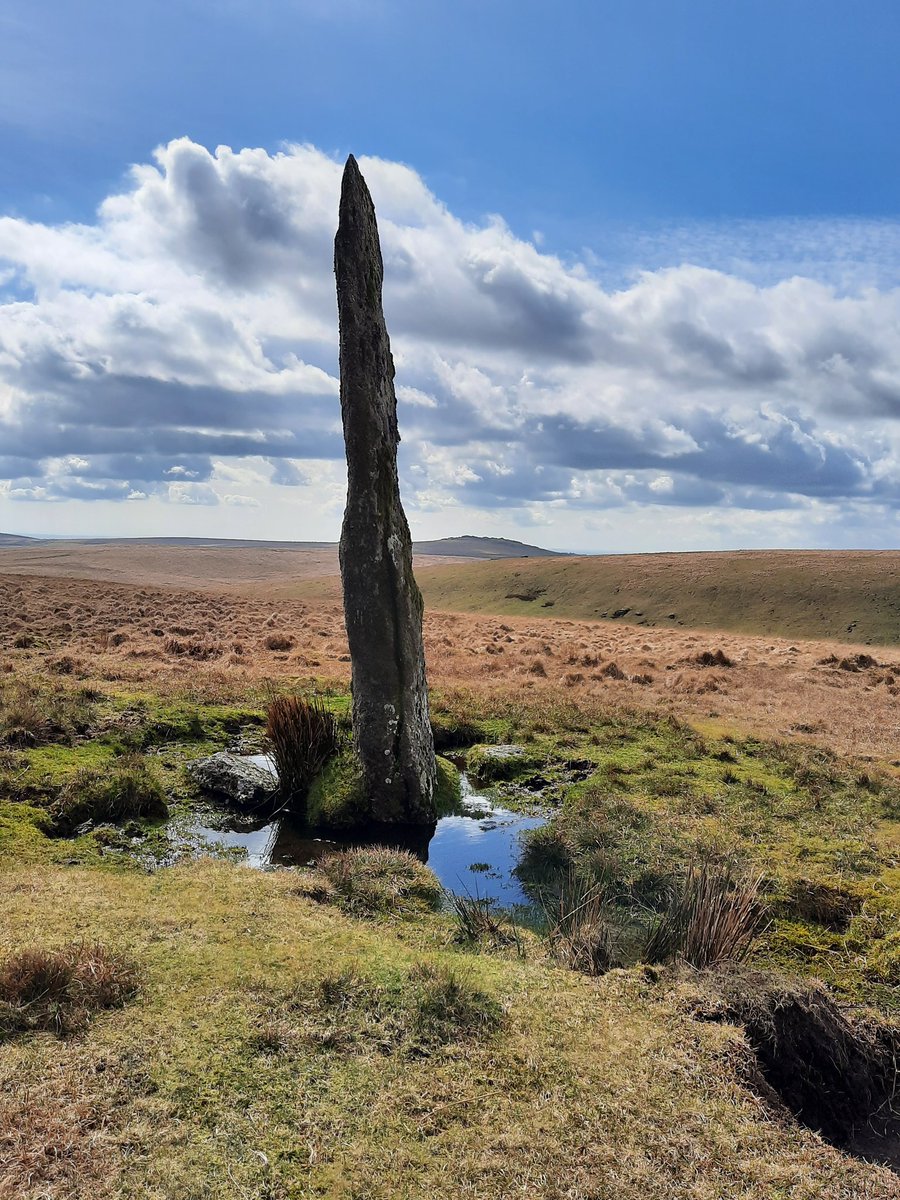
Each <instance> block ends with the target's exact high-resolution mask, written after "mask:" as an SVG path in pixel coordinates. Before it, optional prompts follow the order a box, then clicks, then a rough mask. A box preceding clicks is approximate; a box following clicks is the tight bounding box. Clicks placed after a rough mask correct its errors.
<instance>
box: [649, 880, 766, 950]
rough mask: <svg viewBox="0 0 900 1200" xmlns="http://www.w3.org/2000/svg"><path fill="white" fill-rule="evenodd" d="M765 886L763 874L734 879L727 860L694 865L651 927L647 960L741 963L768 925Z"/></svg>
mask: <svg viewBox="0 0 900 1200" xmlns="http://www.w3.org/2000/svg"><path fill="white" fill-rule="evenodd" d="M762 883H763V877H762V876H761V875H757V876H754V877H752V878H750V877H746V876H744V877H740V876H736V875H735V871H734V867H733V865H732V864H731V863H728V862H714V861H712V860H710V859H706V860H704V861H703V862H701V863H692V864H691V865H690V866H689V867H688V870H687V872H686V873H685V875H684V876H683V877H682V879H681V880H679V882H678V885H677V887H676V890H675V892H674V895H673V896H672V899H671V901H670V903H669V905H668V907H667V909H666V910H665V912H664V913H663V914H662V915H661V916H660V917H659V919H658V920H657V921H656V922H655V923H654V924H653V925H652V927H651V930H650V934H649V937H648V938H647V942H646V944H645V947H644V957H645V959H646V961H647V962H651V963H659V962H674V961H681V962H686V963H688V964H690V966H692V967H697V968H703V967H710V966H715V965H717V964H718V963H721V962H741V961H742V960H743V959H745V958H746V957H747V955H748V954H749V952H750V948H751V946H752V945H753V941H754V939H755V938H756V937H758V936H759V934H760V933H761V932H762V930H763V928H764V926H765V925H766V923H767V921H768V917H767V915H766V909H765V906H764V905H763V903H762V902H761V899H760V889H761V887H762Z"/></svg>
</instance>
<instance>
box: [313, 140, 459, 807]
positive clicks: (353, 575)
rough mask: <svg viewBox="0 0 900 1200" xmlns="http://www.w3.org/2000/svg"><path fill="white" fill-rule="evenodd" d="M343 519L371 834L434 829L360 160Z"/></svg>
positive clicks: (344, 232)
mask: <svg viewBox="0 0 900 1200" xmlns="http://www.w3.org/2000/svg"><path fill="white" fill-rule="evenodd" d="M334 270H335V275H336V277H337V298H338V316H339V319H340V352H341V415H342V417H343V422H344V442H345V445H346V450H347V474H348V482H347V507H346V510H345V512H344V525H343V529H342V531H341V577H342V580H343V585H344V614H345V619H346V623H347V636H348V639H349V642H350V660H351V671H352V679H353V745H354V749H355V751H356V755H357V757H358V759H359V763H360V766H361V768H362V776H363V784H364V787H365V791H366V797H367V799H368V803H369V804H370V806H371V807H370V818H371V820H372V821H375V822H386V823H387V822H389V823H410V824H420V825H421V824H429V823H432V822H433V821H434V820H435V779H436V766H435V757H434V738H433V736H432V732H431V722H430V720H429V716H428V690H427V685H426V681H425V653H424V647H423V643H422V596H421V593H420V592H419V589H418V586H417V585H416V581H415V579H414V578H413V571H412V540H411V538H410V534H409V526H408V525H407V523H406V517H405V515H404V512H403V507H402V505H401V503H400V487H399V483H398V480H397V443H398V442H399V441H400V435H399V433H398V431H397V398H396V395H395V393H394V360H393V358H392V357H391V344H390V340H389V338H388V333H387V328H386V326H385V323H384V313H383V311H382V307H381V285H382V280H383V277H384V267H383V264H382V260H381V246H380V244H379V241H378V226H377V224H376V222H375V206H374V205H373V203H372V197H371V196H370V195H369V189H368V188H367V187H366V183H365V180H364V179H363V177H362V175H361V174H360V170H359V167H358V166H357V163H356V159H355V158H354V157H353V156H352V155H351V156H350V158H348V159H347V165H346V166H345V168H344V178H343V183H342V186H341V208H340V220H339V223H338V231H337V236H336V237H335V240H334Z"/></svg>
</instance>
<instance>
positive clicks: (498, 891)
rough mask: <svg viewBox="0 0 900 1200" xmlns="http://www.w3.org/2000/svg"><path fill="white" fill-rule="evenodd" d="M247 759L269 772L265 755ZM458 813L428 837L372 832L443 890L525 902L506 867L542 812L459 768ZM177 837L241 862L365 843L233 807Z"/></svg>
mask: <svg viewBox="0 0 900 1200" xmlns="http://www.w3.org/2000/svg"><path fill="white" fill-rule="evenodd" d="M251 761H252V762H254V763H256V764H257V766H261V767H263V768H265V769H267V770H271V771H273V773H274V768H273V765H272V763H271V761H270V760H269V759H268V758H267V757H266V755H254V756H253V757H252V758H251ZM460 777H461V784H462V806H461V811H460V812H459V813H455V814H453V815H452V816H447V817H442V818H441V819H440V820H439V821H438V823H437V827H436V828H435V830H434V833H433V834H432V835H431V836H430V837H429V836H428V832H427V831H422V830H413V831H408V830H398V831H397V834H396V836H394V835H393V834H392V835H390V838H389V840H387V841H386V840H385V837H384V835H381V836H380V837H379V838H378V841H379V843H380V844H382V845H384V844H387V845H393V846H396V847H398V848H402V849H404V850H411V851H412V852H413V853H414V854H416V855H417V856H418V857H419V858H420V859H421V860H422V861H423V862H424V863H427V865H428V866H429V867H430V868H431V870H432V871H434V873H435V875H437V877H438V879H439V880H440V881H441V883H442V884H443V886H444V887H445V888H446V889H447V891H448V892H455V893H457V894H468V895H470V896H474V895H478V896H483V897H490V898H491V899H492V900H494V901H496V902H497V904H499V905H501V906H502V907H504V908H514V907H517V906H519V905H527V904H529V903H530V902H529V900H528V897H527V896H526V895H525V893H524V892H523V891H522V887H521V885H520V883H519V881H518V879H517V878H516V876H515V874H514V873H513V872H514V870H515V867H516V865H517V863H518V861H519V856H520V853H521V844H520V840H519V839H520V834H522V833H523V832H524V831H525V830H528V829H536V828H537V827H538V826H539V825H543V824H544V822H545V820H546V818H545V817H542V816H525V815H523V814H522V813H516V812H511V811H510V810H509V809H505V808H502V807H500V806H498V805H496V804H494V803H493V801H492V800H491V799H490V797H489V796H487V795H483V794H482V793H480V792H478V791H477V790H476V788H475V787H473V785H472V783H471V782H470V780H469V779H468V778H467V776H466V775H465V773H461V776H460ZM178 834H179V840H180V841H182V843H184V844H187V845H190V846H192V847H194V848H195V849H196V850H197V851H198V852H203V853H211V854H215V853H217V852H220V853H221V852H222V851H223V850H224V851H226V852H228V853H229V854H239V853H240V852H241V851H243V854H244V858H243V860H242V861H244V862H245V863H246V864H247V866H250V867H256V868H258V869H265V868H270V867H304V866H310V865H312V864H314V863H315V862H316V861H317V859H319V858H321V857H322V856H323V855H325V854H329V853H331V852H332V851H335V850H343V849H346V848H347V846H360V845H371V844H372V842H371V841H368V842H367V841H365V839H360V838H356V839H348V840H347V841H343V842H339V841H332V840H328V839H325V838H319V837H316V836H315V834H314V833H313V832H312V831H311V830H309V829H308V828H306V827H304V826H303V825H301V824H298V823H297V822H296V821H294V820H292V819H291V818H290V817H287V816H285V817H275V818H272V817H265V818H256V819H255V818H253V817H252V816H244V815H240V814H237V813H232V812H221V813H219V812H216V813H212V812H210V813H201V814H198V815H196V816H195V817H194V818H192V819H191V820H190V821H189V822H187V823H182V824H181V826H180V828H179V831H178Z"/></svg>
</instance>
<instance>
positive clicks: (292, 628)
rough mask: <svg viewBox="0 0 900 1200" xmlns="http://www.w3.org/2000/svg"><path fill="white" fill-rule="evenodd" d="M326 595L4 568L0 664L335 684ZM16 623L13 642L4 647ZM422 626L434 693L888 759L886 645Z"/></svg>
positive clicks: (893, 678) (194, 687) (335, 648)
mask: <svg viewBox="0 0 900 1200" xmlns="http://www.w3.org/2000/svg"><path fill="white" fill-rule="evenodd" d="M334 592H335V589H334V587H333V585H331V584H330V585H329V588H328V589H326V590H325V591H324V592H323V596H322V597H321V598H320V599H318V600H305V601H304V600H297V599H289V598H280V599H279V598H274V599H273V598H272V597H271V596H263V595H255V594H247V595H242V594H239V593H237V592H234V591H231V592H227V593H226V592H220V593H216V592H213V591H205V592H202V593H200V592H190V591H183V590H174V589H164V588H160V587H150V586H137V585H125V584H112V583H103V582H100V581H82V580H74V579H73V580H68V579H67V580H54V579H44V578H37V577H26V576H14V575H6V576H2V577H0V672H2V671H4V670H8V669H10V668H12V669H14V670H15V671H16V673H17V674H21V673H23V672H24V673H27V672H28V671H30V670H32V671H40V672H41V673H44V672H45V671H47V670H49V671H54V669H55V668H57V667H58V664H59V661H60V657H61V656H66V657H67V658H68V659H70V660H71V663H72V666H71V671H70V672H69V673H68V675H69V677H74V678H82V679H83V678H91V679H96V680H99V681H103V682H104V683H120V684H121V685H122V686H124V687H129V686H141V685H144V686H149V687H153V688H154V689H164V690H165V689H175V690H179V691H183V692H191V691H195V692H196V694H197V695H198V697H199V696H205V697H213V698H215V697H219V696H221V697H236V696H239V695H240V694H241V693H246V690H247V688H248V686H254V685H258V684H260V683H261V682H262V681H263V680H266V679H272V680H285V681H290V682H291V683H294V684H296V683H298V682H299V683H300V684H304V683H306V682H308V681H310V680H319V681H322V680H324V681H326V682H327V681H332V682H333V683H334V684H335V685H337V686H340V687H342V688H343V687H346V686H347V684H348V683H349V656H348V648H347V642H346V636H345V633H344V627H343V616H342V612H341V608H340V605H339V603H338V602H337V601H336V599H335V598H334ZM273 629H274V630H275V631H277V633H278V634H279V635H282V636H284V637H286V638H289V639H291V641H292V642H293V646H292V648H291V649H290V650H283V649H271V648H269V647H267V646H266V645H265V640H266V636H267V632H268V631H271V630H273ZM23 634H24V635H25V637H24V640H25V641H26V642H27V643H28V644H27V645H26V646H24V647H21V646H17V643H18V642H21V641H22V640H23ZM425 634H426V653H427V656H428V669H429V676H430V680H431V683H432V686H434V687H437V688H438V689H444V690H445V689H450V688H454V687H467V688H475V689H478V690H498V691H507V692H508V691H509V690H510V689H514V691H515V692H516V694H522V693H530V694H531V695H533V696H535V697H540V696H541V695H542V694H547V695H548V696H550V695H553V696H559V695H560V694H563V693H564V694H565V696H566V698H567V700H568V701H570V702H573V703H575V704H578V705H582V706H585V707H588V708H590V707H596V706H597V705H605V706H608V705H622V706H626V707H628V706H631V707H641V708H652V709H662V710H664V711H670V712H672V713H674V714H675V715H677V716H680V717H685V718H688V719H690V720H692V721H694V722H697V723H699V724H700V725H701V727H704V726H705V727H707V728H708V729H709V730H710V731H711V732H719V731H721V732H725V731H727V730H728V729H730V728H735V729H740V730H743V731H746V730H749V731H752V732H756V733H759V734H760V735H764V736H777V737H797V738H801V739H806V740H811V741H816V742H820V743H823V744H827V745H829V746H831V747H832V748H833V749H835V750H838V751H840V752H843V753H849V754H855V755H860V756H871V757H873V758H876V759H880V760H887V761H895V760H896V759H897V749H896V747H897V744H898V734H900V716H898V712H900V651H897V650H896V649H879V648H878V647H865V648H863V647H859V646H852V645H848V644H841V643H835V642H830V641H808V642H803V641H799V642H789V641H787V640H785V639H778V638H764V637H751V636H749V635H742V634H734V633H715V634H710V633H709V632H707V631H695V630H688V629H642V628H638V627H634V626H630V627H629V626H615V625H611V624H610V623H608V622H607V623H601V622H589V621H573V620H561V619H554V618H552V617H545V618H531V617H504V618H498V617H490V616H481V615H469V614H454V613H438V612H433V613H427V614H426V622H425ZM281 644H283V643H281V642H280V641H279V645H281ZM726 661H727V662H730V663H732V664H733V665H732V666H726V665H725V662H726ZM707 663H712V664H713V665H706V664H707ZM538 664H539V665H538ZM67 665H68V664H67ZM57 673H58V671H57Z"/></svg>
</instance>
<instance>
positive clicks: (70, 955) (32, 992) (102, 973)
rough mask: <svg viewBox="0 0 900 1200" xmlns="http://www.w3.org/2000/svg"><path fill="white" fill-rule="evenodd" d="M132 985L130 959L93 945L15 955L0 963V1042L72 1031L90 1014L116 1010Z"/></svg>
mask: <svg viewBox="0 0 900 1200" xmlns="http://www.w3.org/2000/svg"><path fill="white" fill-rule="evenodd" d="M137 986H138V976H137V970H136V967H135V965H134V963H133V962H132V961H131V959H130V958H129V957H128V956H126V955H124V954H121V953H118V952H116V951H112V950H109V949H107V948H106V947H104V946H102V945H99V944H94V945H89V944H86V943H73V944H71V945H68V946H64V947H63V948H62V949H59V950H45V949H43V948H39V947H30V948H26V949H24V950H18V951H15V952H14V953H12V954H10V955H8V956H7V958H6V959H5V960H4V961H3V962H2V963H0V1039H2V1038H3V1037H7V1038H8V1037H12V1036H13V1035H14V1034H17V1033H29V1032H32V1031H35V1030H49V1031H51V1032H53V1033H58V1034H70V1033H74V1032H77V1031H78V1030H80V1029H83V1028H84V1027H85V1026H86V1025H87V1023H88V1022H89V1020H90V1019H91V1016H92V1015H93V1014H94V1013H96V1012H99V1011H101V1010H102V1009H106V1008H120V1007H121V1006H122V1005H123V1004H124V1003H125V1002H126V1001H127V1000H129V999H130V998H131V997H132V996H133V995H134V994H135V992H136V991H137Z"/></svg>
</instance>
